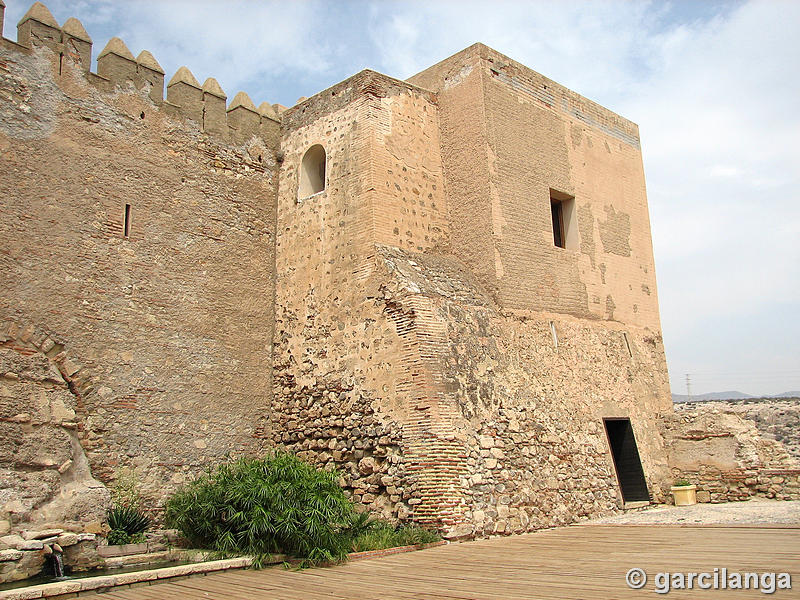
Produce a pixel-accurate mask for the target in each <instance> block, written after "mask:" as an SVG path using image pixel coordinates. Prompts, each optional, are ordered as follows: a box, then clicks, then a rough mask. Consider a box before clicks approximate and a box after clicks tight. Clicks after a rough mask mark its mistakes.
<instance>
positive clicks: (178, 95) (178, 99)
mask: <svg viewBox="0 0 800 600" xmlns="http://www.w3.org/2000/svg"><path fill="white" fill-rule="evenodd" d="M167 102H170V103H171V104H174V105H176V106H180V107H181V112H183V114H184V115H186V116H187V117H189V118H190V119H193V120H194V121H197V122H198V123H202V122H203V88H201V87H200V83H199V82H198V81H197V79H195V76H194V75H192V72H191V71H190V70H189V69H188V68H186V67H180V68H179V69H178V70H177V71H176V72H175V75H173V76H172V79H170V80H169V83H168V84H167Z"/></svg>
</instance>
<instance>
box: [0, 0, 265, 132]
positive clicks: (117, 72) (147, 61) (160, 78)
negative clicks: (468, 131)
mask: <svg viewBox="0 0 800 600" xmlns="http://www.w3.org/2000/svg"><path fill="white" fill-rule="evenodd" d="M3 10H5V9H4V7H3ZM1 31H2V30H0V32H1ZM4 41H6V42H8V41H9V40H4ZM16 45H17V46H20V47H23V48H28V49H31V48H37V47H46V48H49V49H50V50H52V51H53V52H54V53H55V54H56V55H58V69H59V72H61V70H62V69H63V68H64V66H65V65H66V64H67V62H69V63H71V64H72V65H73V66H74V67H77V68H78V69H80V70H82V71H84V72H85V74H86V79H87V81H88V82H89V83H90V84H92V85H93V86H95V87H96V88H98V89H100V90H102V91H104V92H112V91H114V89H115V88H121V89H123V90H125V89H127V88H128V87H129V86H133V88H134V89H136V90H143V89H144V90H146V92H147V94H148V96H149V97H150V99H151V100H152V102H153V103H154V104H155V105H156V106H158V107H159V108H161V110H163V111H164V113H165V114H168V115H171V116H173V117H182V118H187V119H191V120H193V121H194V122H196V123H197V124H198V125H199V126H200V129H201V130H202V131H204V132H206V133H208V134H209V135H211V136H213V137H214V138H215V139H218V140H220V141H232V142H234V143H239V144H241V143H244V142H246V141H247V140H249V139H250V137H251V136H253V135H257V136H258V137H260V138H262V139H263V140H265V141H266V142H267V143H268V145H270V146H274V145H275V144H276V143H277V141H278V137H279V136H280V118H279V117H278V114H277V112H276V110H275V108H274V107H273V106H272V105H270V104H268V103H266V102H263V103H262V104H261V105H260V106H259V107H258V108H256V107H255V105H254V104H253V101H252V100H250V97H249V96H248V95H247V94H246V93H245V92H239V93H238V94H236V96H234V98H233V100H232V101H231V103H230V105H228V106H226V101H227V96H226V95H225V92H224V91H223V90H222V88H221V87H220V85H219V83H218V82H217V81H216V79H214V78H213V77H209V78H208V79H207V80H206V81H205V83H203V85H202V86H201V85H200V84H199V83H198V82H197V80H196V79H195V77H194V75H192V73H191V71H189V69H187V68H186V67H181V68H179V69H178V71H177V72H176V73H175V75H173V77H172V78H171V79H170V81H169V82H168V83H167V90H166V100H164V70H163V69H162V68H161V65H159V64H158V61H157V60H156V59H155V57H154V56H153V55H152V54H151V53H150V52H148V51H147V50H143V51H142V52H140V53H139V56H137V57H135V58H134V56H133V54H132V53H131V51H130V50H128V48H127V46H125V43H124V42H123V41H122V40H121V39H119V38H118V37H113V38H111V39H110V40H109V42H108V44H106V46H105V48H103V50H101V51H100V54H99V55H98V56H97V73H92V72H91V64H92V38H91V37H90V36H89V34H88V33H87V32H86V30H85V29H84V27H83V25H82V24H81V22H80V21H79V20H78V19H75V18H69V19H67V21H65V22H64V25H63V26H61V27H60V26H59V25H58V22H57V21H56V20H55V18H54V17H53V15H52V14H51V13H50V11H49V10H48V9H47V7H46V6H45V5H44V4H42V3H41V2H35V3H34V4H33V5H32V6H31V8H30V9H29V10H28V12H27V13H25V15H24V16H23V17H22V19H20V22H19V23H18V25H17V44H16Z"/></svg>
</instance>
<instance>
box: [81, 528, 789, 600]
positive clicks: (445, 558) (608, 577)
mask: <svg viewBox="0 0 800 600" xmlns="http://www.w3.org/2000/svg"><path fill="white" fill-rule="evenodd" d="M632 567H640V568H642V569H644V570H645V572H646V573H647V574H648V582H647V585H646V586H645V588H644V589H641V590H632V589H630V588H628V586H627V585H626V583H625V574H626V573H627V571H628V570H629V569H631V568H632ZM715 567H718V568H720V569H721V568H722V567H725V568H727V569H728V571H729V572H731V571H740V572H757V573H763V572H777V573H780V572H788V573H790V574H791V575H792V584H793V586H792V587H793V588H794V589H793V590H777V591H776V592H775V593H774V594H772V595H771V596H767V597H777V598H800V529H799V528H796V527H791V526H786V527H780V528H777V527H687V526H680V527H678V526H647V527H643V526H626V525H614V526H580V527H567V528H561V529H554V530H548V531H541V532H538V533H533V534H527V535H520V536H511V537H504V538H495V539H490V540H479V541H476V542H467V543H462V544H450V545H447V546H439V547H436V548H431V549H428V550H422V551H419V552H411V553H407V554H397V555H393V556H387V557H384V558H378V559H372V560H363V561H358V562H351V563H348V564H344V565H339V566H336V567H330V568H318V569H308V570H305V571H290V570H285V569H283V568H280V567H278V568H270V569H266V570H263V571H249V570H248V571H232V572H225V573H215V574H209V575H205V576H195V577H189V578H186V579H181V580H178V581H174V582H169V583H156V584H153V585H139V586H135V587H131V588H127V589H120V588H115V589H114V590H113V591H109V592H106V593H104V594H102V599H103V600H183V599H185V600H199V599H203V600H210V599H217V600H223V599H232V598H235V599H243V600H267V599H269V600H300V599H302V600H318V599H319V600H322V599H326V600H331V599H339V600H373V599H376V600H377V599H380V600H393V599H403V600H405V599H427V600H445V599H446V600H496V599H506V600H516V599H533V598H535V599H539V600H549V599H553V600H567V599H590V598H591V599H594V598H597V599H599V600H612V599H617V598H619V599H622V598H639V599H642V598H653V597H662V595H661V594H658V595H655V596H654V583H653V579H654V577H655V574H656V573H658V572H664V571H667V572H684V573H687V572H695V573H697V572H710V573H713V570H714V568H715ZM666 596H667V597H668V598H697V597H700V596H701V597H702V598H757V597H762V596H766V594H762V593H760V592H759V591H758V590H752V589H751V590H719V591H715V590H700V589H697V588H695V589H693V590H674V589H673V590H672V591H670V592H669V594H666ZM81 597H83V594H82V595H81Z"/></svg>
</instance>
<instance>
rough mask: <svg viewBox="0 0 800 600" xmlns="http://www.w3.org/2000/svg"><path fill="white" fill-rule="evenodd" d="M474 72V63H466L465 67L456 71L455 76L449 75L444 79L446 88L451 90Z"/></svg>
mask: <svg viewBox="0 0 800 600" xmlns="http://www.w3.org/2000/svg"><path fill="white" fill-rule="evenodd" d="M470 73H472V65H464V67H463V68H462V69H461V70H460V71H459V72H458V73H456V74H455V75H454V76H453V77H448V78H446V79H445V80H444V89H446V90H449V89H450V88H452V87H455V86H457V85H458V84H459V83H461V82H462V81H464V80H465V79H466V78H467V76H468V75H469V74H470Z"/></svg>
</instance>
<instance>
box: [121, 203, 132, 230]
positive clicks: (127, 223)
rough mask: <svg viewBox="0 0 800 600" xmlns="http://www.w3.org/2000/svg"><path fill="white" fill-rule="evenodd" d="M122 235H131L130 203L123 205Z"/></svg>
mask: <svg viewBox="0 0 800 600" xmlns="http://www.w3.org/2000/svg"><path fill="white" fill-rule="evenodd" d="M122 235H123V236H125V237H130V235H131V205H130V204H126V205H125V219H124V221H123V223H122Z"/></svg>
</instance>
